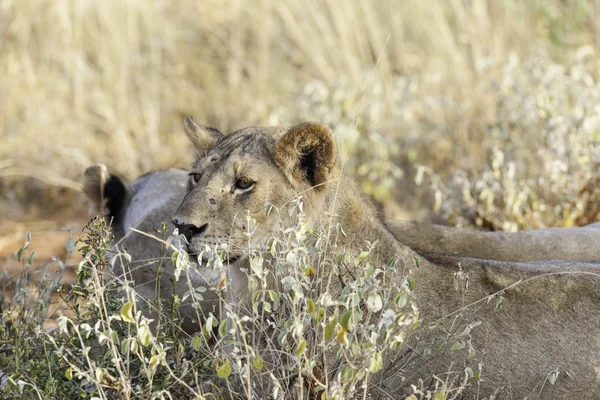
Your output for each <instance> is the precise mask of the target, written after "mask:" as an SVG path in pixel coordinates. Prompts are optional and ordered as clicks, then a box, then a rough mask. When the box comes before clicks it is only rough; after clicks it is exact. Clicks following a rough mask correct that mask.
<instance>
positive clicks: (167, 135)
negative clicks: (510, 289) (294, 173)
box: [0, 0, 600, 228]
mask: <svg viewBox="0 0 600 400" xmlns="http://www.w3.org/2000/svg"><path fill="white" fill-rule="evenodd" d="M597 8H598V2H596V1H583V0H581V1H577V0H574V1H558V0H556V1H528V2H521V1H516V0H506V1H502V2H497V1H483V0H473V1H459V0H453V1H421V2H417V1H408V2H401V1H387V0H382V1H377V2H373V1H368V0H356V1H351V2H350V1H334V0H330V1H320V0H307V1H302V2H278V1H273V0H261V1H242V0H237V1H232V2H221V1H215V0H207V1H202V2H198V1H184V0H180V1H171V0H169V1H167V0H156V1H152V2H148V1H141V0H128V1H116V0H106V1H102V2H98V1H89V0H78V1H74V0H52V1H51V0H3V1H2V2H0V32H1V39H0V40H1V42H0V43H1V46H2V48H1V51H0V69H1V70H2V71H3V76H2V78H1V79H0V102H1V107H0V214H2V215H5V216H6V215H9V216H18V215H20V214H22V213H23V212H26V211H30V210H31V207H30V206H32V205H33V206H37V207H38V208H40V209H41V210H42V211H43V212H48V211H47V210H50V209H51V208H52V206H54V205H57V204H62V203H65V202H66V201H68V202H70V203H71V204H72V203H73V199H74V196H73V194H74V193H76V192H77V191H78V190H79V183H78V180H79V177H80V175H81V171H82V170H83V169H84V168H85V167H86V166H87V165H89V164H91V163H93V162H105V163H106V164H108V165H109V167H110V168H111V169H113V170H114V171H116V172H118V173H119V174H121V175H123V176H125V177H126V178H133V177H135V176H137V175H139V174H141V173H143V172H146V171H148V170H150V169H158V168H165V167H169V166H184V165H186V163H187V162H188V161H189V157H190V156H191V154H190V151H188V147H187V143H186V141H185V139H184V137H183V135H182V133H181V128H180V121H181V119H182V116H184V115H187V114H193V115H195V116H196V118H197V119H198V120H200V121H205V122H206V123H207V124H211V125H214V126H217V127H219V128H220V129H221V130H224V131H231V130H233V129H236V128H240V127H243V126H246V125H251V124H268V123H272V122H281V123H286V124H289V123H293V122H296V121H297V120H300V119H304V118H308V119H316V118H319V119H325V120H329V121H328V122H329V123H330V124H331V125H334V126H339V129H341V130H342V131H343V130H344V129H346V131H352V130H354V131H355V132H354V133H353V134H354V136H356V135H358V136H360V138H359V139H360V140H359V139H357V138H356V137H354V139H352V138H353V136H352V135H350V134H349V135H346V136H347V137H348V138H349V139H348V140H350V141H352V140H354V142H352V143H354V145H352V146H347V148H345V149H344V151H346V157H347V158H349V159H350V161H349V164H348V166H349V168H353V169H355V170H357V171H359V172H360V175H361V176H362V177H363V178H365V179H364V181H365V182H366V186H365V188H366V189H367V190H368V191H369V192H370V193H371V194H374V195H375V196H376V197H377V198H379V199H380V200H382V201H385V202H389V201H390V200H392V199H395V200H396V201H401V202H403V203H405V204H407V205H408V206H410V207H413V208H416V207H425V208H427V209H436V210H438V211H439V210H441V211H440V212H444V210H443V207H442V206H440V204H436V200H437V203H439V200H440V199H441V200H443V201H444V204H447V205H452V207H453V210H454V211H448V210H446V212H445V214H444V215H445V217H446V218H452V215H450V214H452V213H453V212H455V213H458V214H461V215H466V214H467V212H466V211H464V212H463V209H467V208H468V209H470V210H471V211H472V209H473V208H475V209H476V208H477V204H476V205H475V206H473V205H472V204H471V205H469V204H467V203H468V201H467V200H465V199H464V196H462V194H464V193H462V192H464V190H462V189H461V190H462V192H461V190H451V189H448V190H441V189H439V186H440V185H438V187H437V188H435V189H436V190H437V192H436V193H437V194H436V195H435V196H429V193H430V191H429V188H427V187H416V186H415V185H414V184H413V180H414V177H415V175H416V173H417V168H418V166H419V165H424V166H426V167H427V168H431V171H432V172H433V173H435V174H439V177H438V178H439V180H440V181H441V182H445V181H446V180H447V179H450V177H453V176H456V175H457V173H458V171H459V170H460V171H465V172H464V173H465V174H466V176H467V179H468V180H470V182H471V181H473V180H474V181H477V180H479V179H483V178H482V176H483V175H482V174H483V173H484V172H485V171H484V169H485V168H484V166H486V165H489V164H490V151H491V150H490V149H491V148H495V149H498V151H502V150H503V148H504V147H503V146H504V145H505V144H507V143H508V144H509V145H512V147H510V146H509V148H510V153H511V154H518V155H517V156H515V160H517V159H518V160H519V163H522V167H523V168H522V169H524V170H525V172H523V173H524V174H525V175H527V170H528V169H529V166H530V165H534V164H536V163H538V160H536V159H535V157H533V158H532V157H530V156H529V155H528V152H529V151H530V150H531V149H532V148H536V146H538V145H539V144H540V143H539V139H538V138H539V135H538V134H539V132H538V129H539V128H540V124H537V125H536V124H533V125H530V126H527V124H525V123H523V119H520V120H517V121H516V123H515V122H514V121H510V118H508V119H507V117H506V116H505V115H502V114H501V113H500V111H498V110H499V108H498V107H499V103H502V102H503V101H504V100H505V99H507V98H510V100H511V101H512V102H514V103H515V105H514V107H513V108H514V109H515V110H518V109H522V108H524V107H526V104H527V102H528V101H530V97H531V96H533V97H535V91H536V90H537V86H536V85H535V84H531V85H529V86H527V88H526V89H527V90H528V91H525V92H523V93H520V94H519V96H520V97H511V94H510V93H503V92H502V90H500V89H498V85H496V87H495V86H494V82H496V81H495V79H501V78H502V77H503V76H504V77H505V78H506V79H511V77H512V76H513V75H511V74H512V72H511V73H509V74H508V75H507V74H506V69H507V68H508V67H507V65H509V63H510V62H513V64H515V63H514V60H519V61H518V62H517V63H516V65H517V67H518V68H517V69H518V71H521V70H522V68H521V67H523V65H524V63H525V62H527V61H528V60H532V59H535V57H537V55H538V54H539V53H540V51H541V52H543V53H544V54H547V57H546V58H543V59H542V61H540V64H538V65H537V67H539V68H542V69H543V68H544V65H547V64H549V63H556V65H559V66H560V65H566V66H569V65H571V64H572V63H573V62H574V61H573V60H575V54H576V52H577V50H578V49H579V48H580V47H581V46H583V45H587V46H589V47H588V49H589V52H588V53H587V54H588V56H587V57H588V58H586V63H588V64H587V65H588V67H589V68H588V69H587V70H586V71H587V72H586V76H588V75H589V76H590V79H592V86H593V85H595V84H596V83H595V82H596V81H595V79H596V78H597V75H598V74H597V69H598V68H597V49H598V42H599V39H600V37H599V35H598V23H597V22H596V18H595V17H594V16H595V15H596V13H595V11H596V10H597ZM540 49H541V50H540ZM510 60H513V61H510ZM577 62H578V61H577ZM523 68H525V67H523ZM518 71H517V72H518ZM569 73H570V72H569V71H568V70H567V72H566V74H564V75H565V76H567V77H570V75H569ZM565 79H566V78H565ZM315 82H316V83H315ZM315 84H316V85H317V86H318V87H322V88H324V92H323V91H321V92H320V93H321V97H322V98H324V99H325V100H322V99H321V100H320V98H319V97H318V96H317V97H315V96H316V95H315V94H314V90H313V89H311V88H314V87H315ZM307 85H308V86H307ZM311 85H312V86H311ZM505 86H506V85H505ZM515 87H516V88H520V87H521V86H520V82H517V83H516V84H515ZM336 88H337V89H336ZM340 88H341V89H340ZM561 89H562V88H560V87H559V88H557V89H555V90H557V92H556V93H558V94H557V96H559V95H560V93H559V92H558V91H560V90H561ZM531 90H533V92H531ZM514 91H516V89H515V90H514ZM553 93H554V92H553ZM571 95H572V94H570V95H569V96H571ZM311 96H312V97H311ZM323 96H324V97H323ZM335 96H338V97H335ZM340 96H341V98H340ZM528 96H529V97H528ZM559 97H560V96H559ZM315 102H317V103H319V102H320V103H319V104H322V103H323V102H325V103H328V104H333V106H332V107H329V108H327V107H325V108H321V110H316V105H315ZM313 106H314V107H313ZM331 110H333V111H332V112H334V111H335V112H336V113H333V114H330V115H323V114H324V113H325V114H326V112H328V111H331ZM511 110H512V109H511ZM511 110H509V112H511ZM561 112H562V111H561ZM519 118H521V117H519ZM523 118H524V117H523ZM499 121H500V122H499ZM502 121H503V122H502ZM502 124H505V125H502ZM507 124H516V125H517V126H519V129H516V130H515V129H512V128H511V127H510V126H508V125H507ZM492 125H493V126H496V125H497V126H500V127H501V128H502V129H504V128H506V129H504V130H502V129H500V130H501V131H502V132H501V134H499V135H496V136H494V133H493V132H491V131H490V129H489V128H490V126H492ZM507 126H508V128H507ZM572 127H575V128H576V126H575V124H573V126H572ZM521 128H522V129H521ZM490 132H491V133H490ZM342 133H343V132H342ZM346 136H344V135H343V134H342V139H344V138H345V137H346ZM365 140H367V141H368V142H370V143H373V142H377V141H379V143H384V145H383V146H380V148H378V149H375V150H374V151H375V153H374V154H372V153H369V152H368V151H367V154H362V153H364V152H365V147H369V146H365V145H364V144H365V143H364V141H365ZM394 143H395V146H394ZM515 143H516V144H515ZM531 143H533V144H531ZM542 145H544V144H542ZM494 146H495V147H494ZM359 150H360V151H359ZM361 154H362V156H361ZM352 157H355V158H352ZM356 157H360V158H356ZM373 157H379V159H383V160H384V162H383V164H384V165H383V167H381V165H372V164H374V163H372V162H371V164H369V163H366V165H363V164H365V162H363V160H372V159H373ZM510 157H511V155H510V154H507V157H506V159H507V161H510ZM588 158H590V159H594V160H596V161H597V158H596V156H595V155H594V156H593V157H591V156H589V157H588ZM355 159H357V160H358V161H353V160H355ZM378 164H382V163H378ZM361 167H362V170H361V169H360V168H361ZM578 168H579V167H578ZM373 171H374V172H373ZM399 171H400V172H399ZM536 171H539V172H535V173H538V174H541V173H545V171H546V170H545V169H544V168H542V169H538V170H536ZM402 172H403V173H404V179H400V182H399V183H398V180H397V179H396V178H395V177H399V176H400V175H401V173H402ZM569 172H570V171H569ZM518 173H519V172H518ZM587 174H588V175H590V174H589V171H588V173H587ZM390 176H391V177H392V178H390ZM390 179H392V180H390ZM434 180H435V179H434ZM580 180H581V181H583V180H584V178H578V179H577V182H576V183H579V181H580ZM369 182H375V185H371V186H373V187H369ZM475 183H476V182H475ZM541 186H543V185H541ZM378 188H379V189H378ZM381 188H383V189H381ZM394 188H396V190H393V189H394ZM463 189H464V188H463ZM533 190H538V188H537V187H536V188H534V189H533ZM461 193H462V194H461ZM411 199H412V200H411ZM453 201H454V202H455V203H459V204H458V205H455V204H454V203H452V202H453ZM475 203H477V201H475ZM498 207H499V209H500V211H499V213H500V214H501V215H500V216H494V218H490V219H497V220H498V221H497V222H494V223H493V224H495V225H496V227H500V226H502V224H503V223H504V222H505V221H504V216H505V215H504V214H507V213H505V212H504V211H503V210H504V208H503V207H504V206H503V205H499V206H498ZM457 209H459V210H460V212H459V211H456V210H457ZM486 210H487V209H486ZM485 212H486V211H485V210H483V211H479V214H481V213H484V214H485ZM490 212H492V213H494V212H497V210H495V209H494V210H491V211H490ZM476 213H477V212H476ZM508 214H510V213H508ZM478 217H480V216H479V215H478ZM484 219H485V218H484ZM506 219H507V220H509V222H511V223H512V222H515V221H516V220H517V219H518V218H516V217H515V216H511V215H507V216H506ZM534 219H535V218H534ZM463 220H465V219H464V218H463ZM480 220H481V218H480ZM552 222H558V223H561V222H564V218H562V217H560V216H559V217H557V216H554V215H553V216H551V217H550V216H549V217H544V218H539V219H537V220H534V221H529V220H527V221H526V220H522V221H519V222H515V223H516V224H517V225H518V226H520V227H523V226H539V225H544V224H548V223H552ZM465 223H466V222H465ZM510 227H513V225H511V226H509V228H510Z"/></svg>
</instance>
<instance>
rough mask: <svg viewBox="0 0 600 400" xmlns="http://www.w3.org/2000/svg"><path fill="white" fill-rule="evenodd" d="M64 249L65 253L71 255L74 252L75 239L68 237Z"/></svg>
mask: <svg viewBox="0 0 600 400" xmlns="http://www.w3.org/2000/svg"><path fill="white" fill-rule="evenodd" d="M65 248H66V249H67V253H69V254H71V253H73V252H74V251H75V239H73V238H72V237H70V238H69V240H67V243H66V244H65Z"/></svg>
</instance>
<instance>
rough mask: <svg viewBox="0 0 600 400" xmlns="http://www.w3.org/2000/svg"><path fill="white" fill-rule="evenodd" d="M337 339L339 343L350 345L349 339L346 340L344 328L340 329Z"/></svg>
mask: <svg viewBox="0 0 600 400" xmlns="http://www.w3.org/2000/svg"><path fill="white" fill-rule="evenodd" d="M335 338H336V340H337V341H338V343H348V338H346V330H345V329H344V328H341V327H340V330H339V331H338V333H337V335H335Z"/></svg>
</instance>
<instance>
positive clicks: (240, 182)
mask: <svg viewBox="0 0 600 400" xmlns="http://www.w3.org/2000/svg"><path fill="white" fill-rule="evenodd" d="M252 186H254V182H253V181H251V180H250V179H248V178H239V179H236V181H235V188H236V189H239V190H248V189H250V188H251V187H252Z"/></svg>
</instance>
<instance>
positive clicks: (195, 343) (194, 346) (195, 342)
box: [192, 335, 202, 351]
mask: <svg viewBox="0 0 600 400" xmlns="http://www.w3.org/2000/svg"><path fill="white" fill-rule="evenodd" d="M200 344H202V335H196V336H194V338H193V339H192V349H194V350H195V351H198V349H199V348H200Z"/></svg>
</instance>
